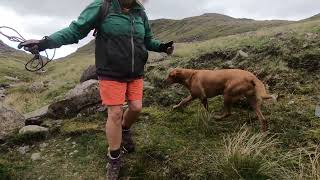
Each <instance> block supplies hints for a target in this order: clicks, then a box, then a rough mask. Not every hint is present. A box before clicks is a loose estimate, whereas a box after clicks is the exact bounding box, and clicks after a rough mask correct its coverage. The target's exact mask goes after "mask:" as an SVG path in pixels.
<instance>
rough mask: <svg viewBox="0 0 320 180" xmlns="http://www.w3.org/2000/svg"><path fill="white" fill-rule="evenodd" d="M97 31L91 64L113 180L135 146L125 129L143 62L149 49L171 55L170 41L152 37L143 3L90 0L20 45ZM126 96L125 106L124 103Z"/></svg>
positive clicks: (53, 43)
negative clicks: (63, 22) (72, 17)
mask: <svg viewBox="0 0 320 180" xmlns="http://www.w3.org/2000/svg"><path fill="white" fill-rule="evenodd" d="M93 29H96V30H97V32H96V42H95V43H96V52H95V56H96V68H97V74H98V76H99V82H100V95H101V99H102V101H103V104H104V105H106V106H108V119H107V122H106V136H107V141H108V145H109V148H108V166H107V178H108V179H117V178H118V176H119V171H120V167H121V154H122V152H125V153H131V152H134V150H135V145H134V143H133V140H132V137H131V132H130V128H131V127H132V125H133V124H134V123H135V121H136V120H137V118H138V117H139V114H140V112H141V109H142V96H143V75H144V66H145V64H146V62H147V59H148V51H147V50H149V51H155V52H164V53H167V54H169V55H170V54H172V53H173V50H174V47H173V42H172V41H171V42H169V43H161V42H160V41H158V40H155V39H154V38H153V33H152V31H151V29H150V24H149V22H148V18H147V16H146V14H145V11H144V7H143V5H142V3H141V2H139V1H138V0H95V1H94V2H93V3H91V4H90V5H89V6H88V7H87V8H86V9H85V10H84V11H83V12H82V13H81V15H80V17H79V18H78V20H77V21H74V22H72V23H71V24H70V26H69V27H67V28H65V29H63V30H61V31H58V32H56V33H54V34H52V35H51V36H49V37H45V38H44V39H42V40H28V41H26V42H24V43H22V44H20V46H22V47H24V49H25V50H27V51H30V52H37V51H40V52H41V51H44V50H46V49H53V48H59V47H61V46H62V45H67V44H73V43H78V41H79V40H80V39H83V38H84V37H86V36H87V35H88V34H89V33H90V31H91V30H93ZM126 99H127V100H128V105H129V108H128V109H127V110H126V111H124V110H123V104H124V103H125V100H126Z"/></svg>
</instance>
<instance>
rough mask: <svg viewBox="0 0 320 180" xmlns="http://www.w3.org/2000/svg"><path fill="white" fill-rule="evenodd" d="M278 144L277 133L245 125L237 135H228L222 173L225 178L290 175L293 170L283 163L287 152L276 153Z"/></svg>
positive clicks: (275, 177) (220, 170)
mask: <svg viewBox="0 0 320 180" xmlns="http://www.w3.org/2000/svg"><path fill="white" fill-rule="evenodd" d="M278 144H279V142H278V141H277V140H276V139H275V138H274V137H268V136H266V135H265V134H261V133H258V134H255V133H251V132H250V131H249V129H248V128H246V127H242V128H241V130H240V131H239V132H238V133H236V135H234V136H227V137H225V138H224V147H223V151H222V152H221V154H220V155H219V156H220V157H219V158H218V159H217V160H218V161H219V162H218V163H219V164H218V166H217V170H218V173H219V174H220V175H221V178H222V179H287V177H289V176H290V175H289V171H288V170H287V168H286V167H284V166H282V165H281V163H280V161H281V160H282V159H283V156H281V157H280V158H279V157H275V156H276V155H275V154H276V149H275V147H276V146H277V145H278Z"/></svg>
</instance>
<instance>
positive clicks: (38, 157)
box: [31, 153, 41, 161]
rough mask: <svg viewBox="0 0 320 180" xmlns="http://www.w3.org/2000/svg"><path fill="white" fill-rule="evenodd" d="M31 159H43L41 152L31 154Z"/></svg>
mask: <svg viewBox="0 0 320 180" xmlns="http://www.w3.org/2000/svg"><path fill="white" fill-rule="evenodd" d="M31 160H32V161H38V160H41V153H33V154H32V155H31Z"/></svg>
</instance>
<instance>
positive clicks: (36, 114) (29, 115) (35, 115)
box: [24, 105, 49, 120]
mask: <svg viewBox="0 0 320 180" xmlns="http://www.w3.org/2000/svg"><path fill="white" fill-rule="evenodd" d="M48 108H49V106H48V105H47V106H44V107H42V108H40V109H38V110H35V111H33V112H29V113H27V114H24V117H25V119H27V120H28V119H32V118H44V117H46V116H47V115H48Z"/></svg>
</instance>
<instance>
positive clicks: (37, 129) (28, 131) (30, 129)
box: [19, 125, 49, 135]
mask: <svg viewBox="0 0 320 180" xmlns="http://www.w3.org/2000/svg"><path fill="white" fill-rule="evenodd" d="M48 133H49V129H48V128H45V127H41V126H35V125H30V126H25V127H23V128H21V129H20V130H19V134H21V135H33V134H44V135H45V134H48Z"/></svg>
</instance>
